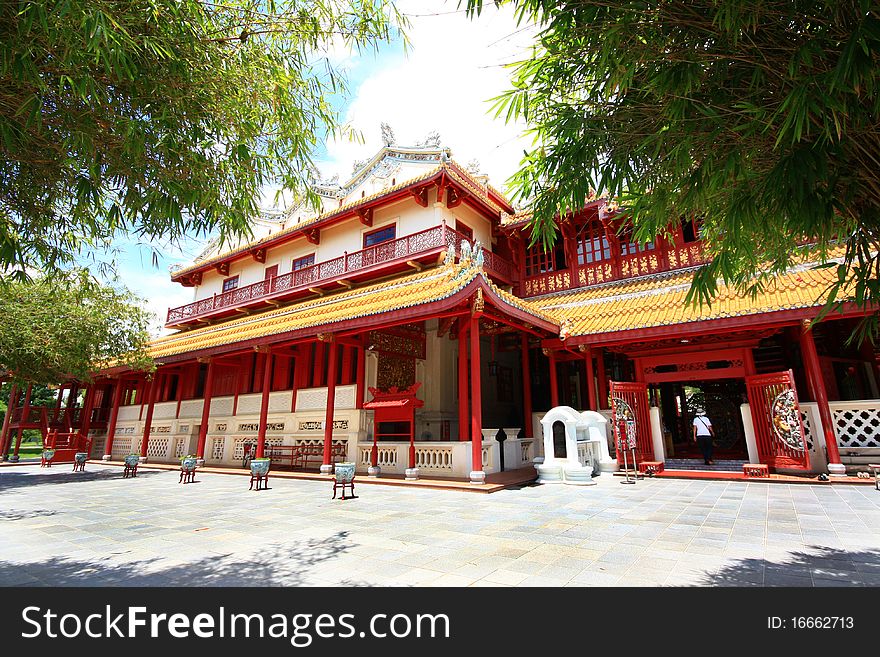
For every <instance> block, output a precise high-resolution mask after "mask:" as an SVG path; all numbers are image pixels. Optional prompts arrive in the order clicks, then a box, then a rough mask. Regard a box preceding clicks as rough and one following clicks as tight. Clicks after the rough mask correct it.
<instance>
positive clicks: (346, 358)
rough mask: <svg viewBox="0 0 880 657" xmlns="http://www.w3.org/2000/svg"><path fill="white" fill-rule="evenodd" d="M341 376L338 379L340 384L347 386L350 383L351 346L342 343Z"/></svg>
mask: <svg viewBox="0 0 880 657" xmlns="http://www.w3.org/2000/svg"><path fill="white" fill-rule="evenodd" d="M340 348H341V349H342V377H341V378H340V379H339V383H340V385H344V386H347V385H349V384H350V383H351V357H352V351H353V349H354V348H353V347H349V346H348V345H342V347H340Z"/></svg>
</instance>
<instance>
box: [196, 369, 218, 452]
mask: <svg viewBox="0 0 880 657" xmlns="http://www.w3.org/2000/svg"><path fill="white" fill-rule="evenodd" d="M199 362H201V361H199ZM213 388H214V359H213V358H211V359H208V371H207V373H206V375H205V391H204V393H203V394H204V395H205V400H204V403H203V404H202V424H201V425H200V426H199V442H198V445H197V446H196V465H198V466H199V467H202V466H203V465H205V443H206V442H207V441H208V422H209V421H210V419H211V392H212V391H213Z"/></svg>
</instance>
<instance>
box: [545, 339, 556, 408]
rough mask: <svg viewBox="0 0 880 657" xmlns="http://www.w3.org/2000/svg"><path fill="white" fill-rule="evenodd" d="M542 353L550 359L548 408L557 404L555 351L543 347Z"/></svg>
mask: <svg viewBox="0 0 880 657" xmlns="http://www.w3.org/2000/svg"><path fill="white" fill-rule="evenodd" d="M544 353H546V354H547V358H548V359H549V360H550V408H556V407H557V406H559V380H558V379H557V377H556V353H555V352H554V351H553V350H552V349H545V350H544Z"/></svg>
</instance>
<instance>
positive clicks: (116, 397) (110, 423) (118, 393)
mask: <svg viewBox="0 0 880 657" xmlns="http://www.w3.org/2000/svg"><path fill="white" fill-rule="evenodd" d="M124 389H125V381H123V380H122V379H120V380H119V381H117V382H116V387H115V388H114V389H113V405H112V406H111V408H110V418H109V419H108V420H107V444H106V445H104V460H105V461H109V460H110V457H111V456H112V454H113V437H114V436H115V434H116V418H117V417H119V405H120V403H122V391H123V390H124Z"/></svg>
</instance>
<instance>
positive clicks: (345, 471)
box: [333, 462, 355, 484]
mask: <svg viewBox="0 0 880 657" xmlns="http://www.w3.org/2000/svg"><path fill="white" fill-rule="evenodd" d="M354 466H355V464H354V463H348V462H346V463H337V464H336V467H335V468H333V473H334V475H335V476H336V481H337V482H338V483H340V484H348V483H350V482H351V480H352V479H354Z"/></svg>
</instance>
